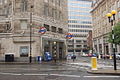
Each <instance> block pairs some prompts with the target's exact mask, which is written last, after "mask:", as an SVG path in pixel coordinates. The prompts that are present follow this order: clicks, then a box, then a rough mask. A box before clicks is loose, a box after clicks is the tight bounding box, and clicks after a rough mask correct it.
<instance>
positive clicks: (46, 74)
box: [23, 74, 49, 76]
mask: <svg viewBox="0 0 120 80" xmlns="http://www.w3.org/2000/svg"><path fill="white" fill-rule="evenodd" d="M23 75H25V76H47V75H49V74H23Z"/></svg>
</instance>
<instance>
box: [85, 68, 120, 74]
mask: <svg viewBox="0 0 120 80" xmlns="http://www.w3.org/2000/svg"><path fill="white" fill-rule="evenodd" d="M87 72H88V73H92V74H106V75H107V74H108V75H120V69H118V70H112V69H98V70H87Z"/></svg>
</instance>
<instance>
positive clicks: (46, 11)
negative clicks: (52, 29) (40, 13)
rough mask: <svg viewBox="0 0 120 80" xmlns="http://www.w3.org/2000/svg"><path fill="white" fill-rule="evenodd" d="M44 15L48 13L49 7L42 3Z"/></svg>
mask: <svg viewBox="0 0 120 80" xmlns="http://www.w3.org/2000/svg"><path fill="white" fill-rule="evenodd" d="M44 15H45V16H48V15H49V7H48V5H46V4H45V5H44Z"/></svg>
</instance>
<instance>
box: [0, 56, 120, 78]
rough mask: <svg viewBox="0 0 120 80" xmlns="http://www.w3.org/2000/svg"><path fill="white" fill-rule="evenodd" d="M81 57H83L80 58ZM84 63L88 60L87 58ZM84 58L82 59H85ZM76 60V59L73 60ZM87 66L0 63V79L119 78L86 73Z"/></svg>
mask: <svg viewBox="0 0 120 80" xmlns="http://www.w3.org/2000/svg"><path fill="white" fill-rule="evenodd" d="M81 59H83V58H81ZM85 59H86V63H87V62H88V60H89V59H88V58H85ZM85 59H84V60H85ZM75 62H76V61H75ZM86 69H88V66H84V67H83V66H82V67H81V66H78V65H76V66H75V65H68V64H67V62H66V63H61V62H57V63H53V62H48V63H41V64H24V65H23V64H13V65H12V64H11V65H7V64H2V65H1V64H0V80H106V79H109V80H119V79H120V76H119V75H118V76H115V75H101V74H89V73H87V70H86Z"/></svg>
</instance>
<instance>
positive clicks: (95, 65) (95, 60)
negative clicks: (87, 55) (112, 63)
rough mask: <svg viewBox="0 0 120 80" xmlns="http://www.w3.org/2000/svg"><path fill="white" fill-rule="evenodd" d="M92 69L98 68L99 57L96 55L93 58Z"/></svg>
mask: <svg viewBox="0 0 120 80" xmlns="http://www.w3.org/2000/svg"><path fill="white" fill-rule="evenodd" d="M91 69H92V70H97V58H96V57H92V58H91Z"/></svg>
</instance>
